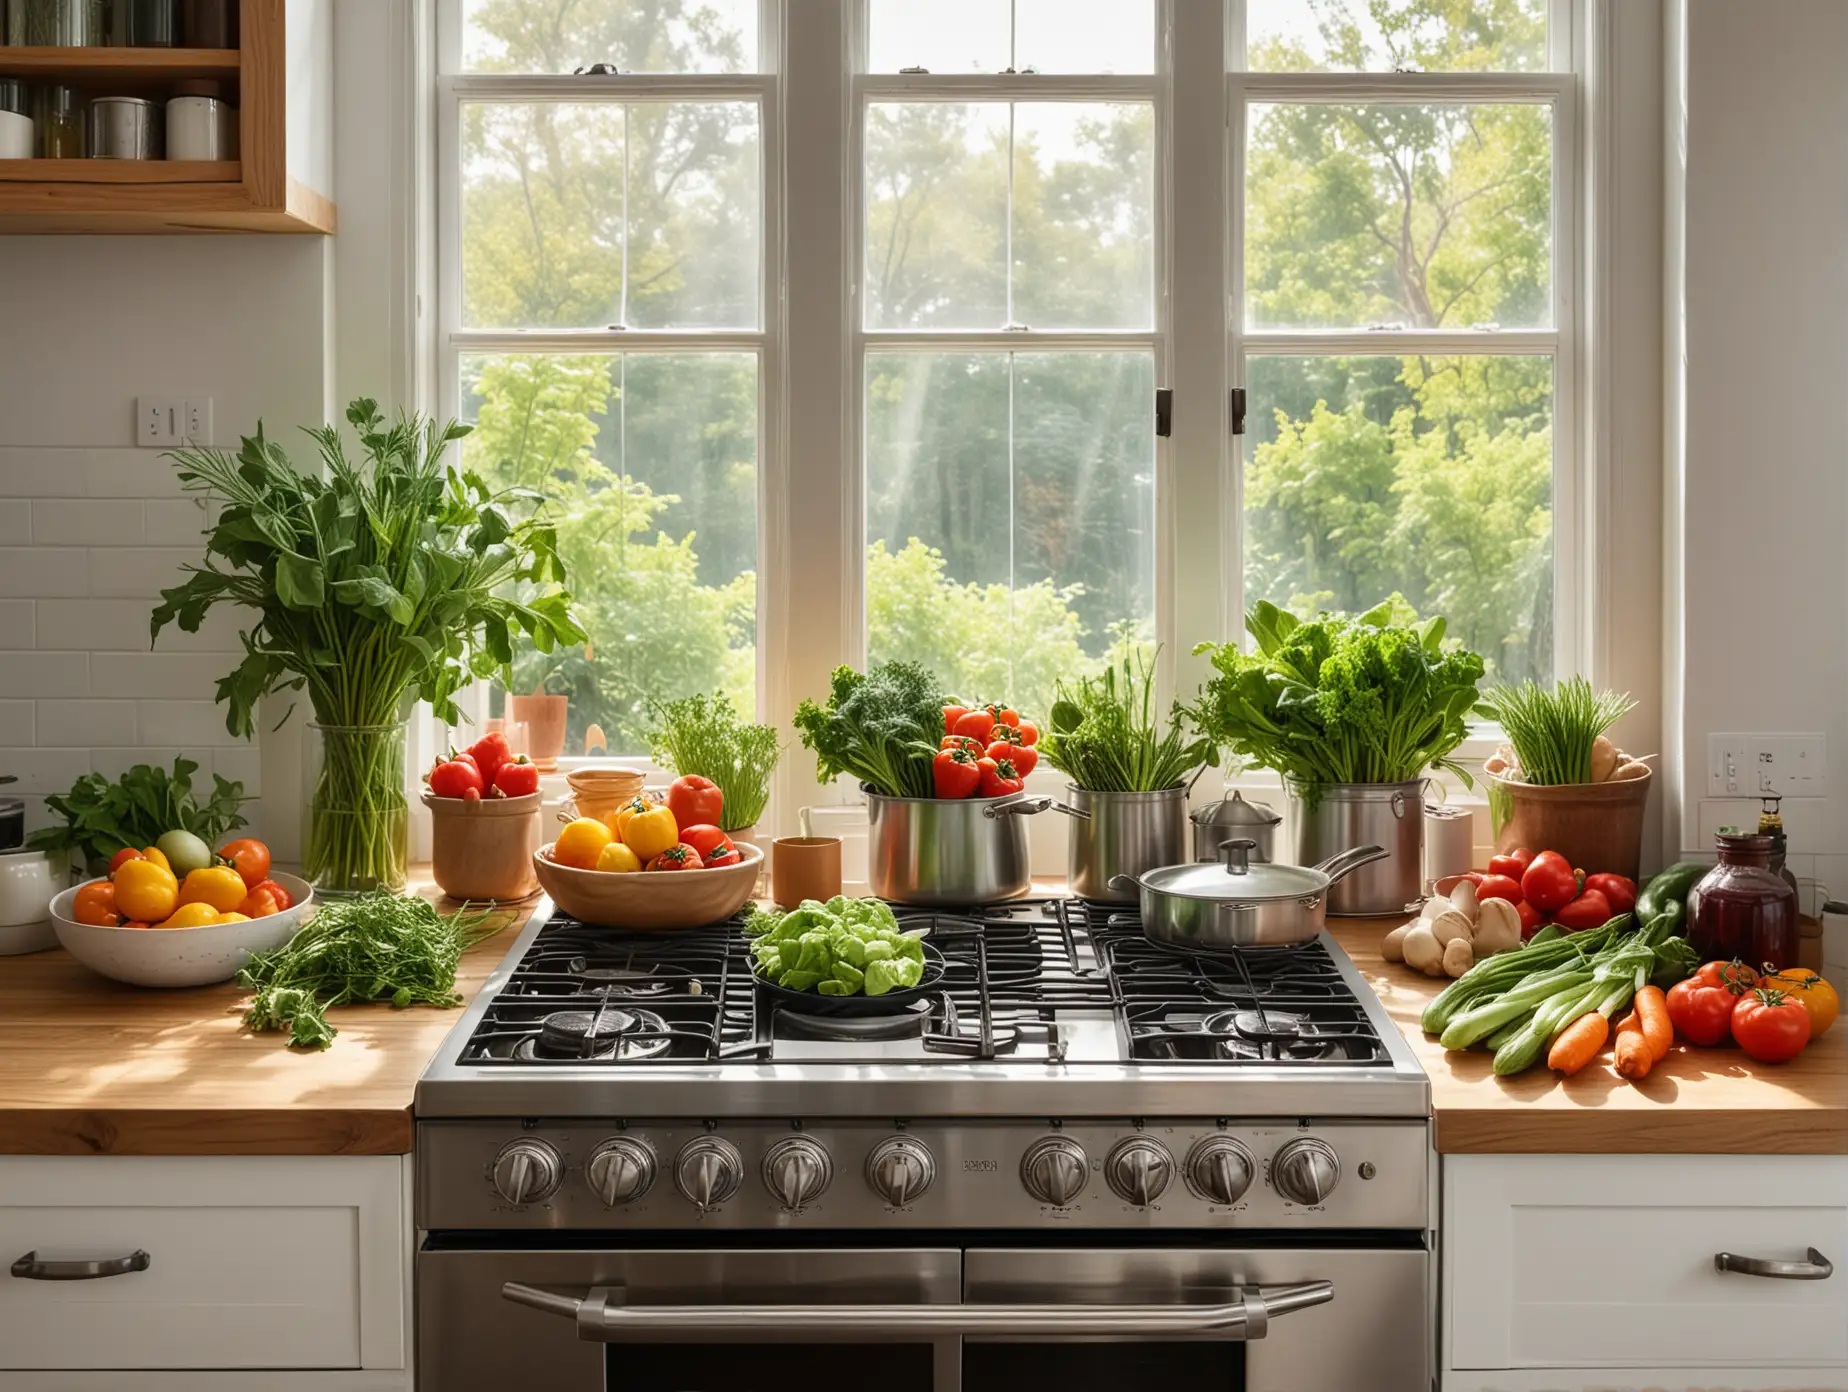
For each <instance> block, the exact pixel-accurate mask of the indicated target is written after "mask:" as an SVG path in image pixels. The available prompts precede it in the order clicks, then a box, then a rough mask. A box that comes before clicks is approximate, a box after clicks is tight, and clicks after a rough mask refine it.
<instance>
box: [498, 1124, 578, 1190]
mask: <svg viewBox="0 0 1848 1392" xmlns="http://www.w3.org/2000/svg"><path fill="white" fill-rule="evenodd" d="M563 1177H564V1170H563V1167H562V1166H560V1164H559V1163H558V1152H557V1151H555V1150H553V1149H552V1147H551V1146H549V1145H547V1144H546V1143H545V1142H544V1141H541V1140H536V1139H533V1138H531V1137H527V1138H525V1139H522V1140H518V1141H509V1142H507V1144H506V1145H504V1146H502V1147H501V1152H500V1154H499V1155H496V1156H495V1157H494V1189H495V1192H496V1193H498V1194H499V1195H500V1196H501V1197H502V1198H503V1199H505V1200H506V1201H507V1202H508V1203H510V1204H529V1203H542V1202H544V1201H545V1200H546V1199H549V1198H551V1197H552V1195H553V1194H554V1193H556V1192H557V1190H558V1181H559V1180H560V1179H561V1178H563Z"/></svg>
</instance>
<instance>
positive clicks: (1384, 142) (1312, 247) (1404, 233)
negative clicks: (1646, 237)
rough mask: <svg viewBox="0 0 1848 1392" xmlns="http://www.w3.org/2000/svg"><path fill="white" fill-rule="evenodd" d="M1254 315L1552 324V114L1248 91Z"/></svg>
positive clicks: (1265, 323) (1319, 320)
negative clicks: (1284, 97) (1277, 98)
mask: <svg viewBox="0 0 1848 1392" xmlns="http://www.w3.org/2000/svg"><path fill="white" fill-rule="evenodd" d="M1250 130H1251V135H1250V148H1249V151H1248V158H1247V161H1246V171H1247V172H1246V177H1245V197H1246V204H1245V228H1246V234H1245V282H1246V295H1247V304H1246V319H1247V322H1248V323H1249V324H1250V325H1251V326H1252V327H1254V328H1323V327H1329V328H1334V327H1342V328H1345V327H1357V326H1375V325H1396V326H1399V327H1403V328H1417V329H1432V328H1449V329H1457V328H1470V327H1473V326H1484V325H1498V326H1500V327H1502V328H1538V327H1544V326H1548V325H1550V324H1551V323H1552V245H1553V232H1552V218H1553V194H1552V137H1553V133H1552V111H1551V109H1550V108H1548V107H1546V106H1540V105H1513V104H1509V105H1493V106H1489V105H1468V106H1464V105H1436V104H1427V103H1415V104H1414V103H1372V104H1367V105H1355V106H1348V105H1310V104H1287V105H1284V104H1280V105H1270V104H1254V105H1253V106H1252V107H1251V110H1250Z"/></svg>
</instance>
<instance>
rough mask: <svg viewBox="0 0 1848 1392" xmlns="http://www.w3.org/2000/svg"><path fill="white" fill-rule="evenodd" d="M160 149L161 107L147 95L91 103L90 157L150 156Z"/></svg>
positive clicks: (158, 154)
mask: <svg viewBox="0 0 1848 1392" xmlns="http://www.w3.org/2000/svg"><path fill="white" fill-rule="evenodd" d="M160 151H161V139H160V108H159V107H157V106H156V105H154V103H153V102H151V101H149V100H148V99H147V98H145V97H98V98H96V99H95V100H94V101H92V102H91V103H90V158H91V159H121V160H151V159H159V158H160Z"/></svg>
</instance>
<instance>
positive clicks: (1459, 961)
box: [1433, 938, 1476, 977]
mask: <svg viewBox="0 0 1848 1392" xmlns="http://www.w3.org/2000/svg"><path fill="white" fill-rule="evenodd" d="M1475 964H1476V953H1475V950H1474V949H1473V948H1471V947H1470V944H1469V939H1468V938H1452V939H1451V940H1450V941H1449V942H1448V943H1446V944H1445V945H1444V957H1443V965H1444V974H1445V975H1446V976H1452V977H1456V976H1461V975H1463V973H1464V972H1466V971H1468V970H1469V969H1470V968H1471V967H1473V966H1474V965H1475ZM1433 974H1434V975H1435V973H1433Z"/></svg>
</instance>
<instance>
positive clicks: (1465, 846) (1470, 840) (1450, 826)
mask: <svg viewBox="0 0 1848 1392" xmlns="http://www.w3.org/2000/svg"><path fill="white" fill-rule="evenodd" d="M1424 816H1425V823H1424V879H1425V883H1424V888H1425V892H1426V893H1427V894H1429V893H1433V892H1434V891H1433V889H1432V886H1434V885H1435V884H1436V883H1437V882H1438V881H1439V880H1442V879H1445V878H1447V877H1449V876H1451V875H1461V874H1462V873H1463V872H1464V871H1466V870H1468V869H1469V868H1470V866H1471V864H1472V863H1473V862H1474V861H1475V859H1476V836H1475V830H1476V819H1475V818H1474V817H1472V816H1470V812H1469V809H1468V808H1467V807H1427V808H1425V810H1424Z"/></svg>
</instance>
